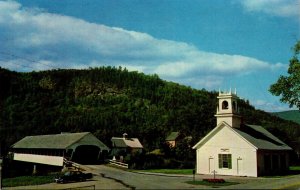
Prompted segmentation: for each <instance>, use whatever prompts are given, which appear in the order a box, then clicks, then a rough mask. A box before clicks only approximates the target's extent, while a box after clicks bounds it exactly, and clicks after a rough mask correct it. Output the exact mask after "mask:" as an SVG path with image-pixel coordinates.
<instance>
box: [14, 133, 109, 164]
mask: <svg viewBox="0 0 300 190" xmlns="http://www.w3.org/2000/svg"><path fill="white" fill-rule="evenodd" d="M108 151H109V148H108V147H107V146H106V145H105V144H104V143H102V142H101V141H100V140H99V139H97V138H96V137H95V136H94V135H93V134H92V133H90V132H81V133H61V134H54V135H39V136H27V137H24V138H23V139H21V140H20V141H18V142H16V143H15V144H13V145H12V146H11V152H12V154H13V159H14V160H16V161H24V162H32V163H39V164H47V165H54V166H63V164H64V161H66V160H71V161H74V162H78V163H93V162H96V161H98V160H99V159H100V158H101V157H102V156H103V155H105V154H107V153H108Z"/></svg>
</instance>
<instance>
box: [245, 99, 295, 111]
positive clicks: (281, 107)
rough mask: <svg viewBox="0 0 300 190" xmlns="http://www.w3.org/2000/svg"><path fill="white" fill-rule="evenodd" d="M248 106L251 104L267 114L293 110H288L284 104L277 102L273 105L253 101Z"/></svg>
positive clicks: (272, 103)
mask: <svg viewBox="0 0 300 190" xmlns="http://www.w3.org/2000/svg"><path fill="white" fill-rule="evenodd" d="M250 104H253V106H255V107H256V108H257V109H261V110H265V111H267V112H280V111H286V110H294V109H295V108H290V107H289V106H288V105H286V104H282V103H279V102H277V103H274V102H269V101H266V100H254V101H253V102H250Z"/></svg>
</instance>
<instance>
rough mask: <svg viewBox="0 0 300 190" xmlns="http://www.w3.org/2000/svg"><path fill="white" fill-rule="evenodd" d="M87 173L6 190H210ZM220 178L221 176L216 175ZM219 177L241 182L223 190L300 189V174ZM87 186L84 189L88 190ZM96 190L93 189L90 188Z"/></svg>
mask: <svg viewBox="0 0 300 190" xmlns="http://www.w3.org/2000/svg"><path fill="white" fill-rule="evenodd" d="M83 167H84V169H85V170H86V172H91V173H93V174H95V176H94V178H93V180H90V181H86V182H80V183H68V184H55V183H50V184H44V185H37V186H23V187H13V188H4V189H5V190H6V189H68V188H69V189H70V188H72V189H76V188H78V187H83V186H91V185H95V187H96V189H208V188H209V187H207V186H201V185H189V184H187V183H185V182H186V181H191V180H193V176H192V175H163V174H159V175H158V174H149V173H147V174H145V173H134V172H128V171H124V170H120V169H116V168H112V167H108V166H105V165H88V166H83ZM211 177H212V176H208V175H196V180H201V179H203V178H211ZM217 177H220V176H217ZM220 178H223V179H225V180H226V181H230V182H238V183H239V184H237V185H231V186H225V187H219V188H220V189H222V188H224V189H298V190H300V175H294V176H287V177H281V178H253V177H234V176H221V177H220ZM89 188H90V187H86V188H84V189H89ZM91 189H93V187H91Z"/></svg>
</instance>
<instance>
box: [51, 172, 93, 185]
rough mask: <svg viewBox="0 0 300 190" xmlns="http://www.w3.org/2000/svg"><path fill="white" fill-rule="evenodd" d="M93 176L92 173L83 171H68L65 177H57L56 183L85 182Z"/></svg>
mask: <svg viewBox="0 0 300 190" xmlns="http://www.w3.org/2000/svg"><path fill="white" fill-rule="evenodd" d="M92 177H93V174H91V173H83V172H81V171H67V172H66V173H64V174H63V175H60V176H57V177H55V182H56V183H67V182H77V181H85V180H87V179H91V178H92Z"/></svg>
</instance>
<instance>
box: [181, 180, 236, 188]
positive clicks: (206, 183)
mask: <svg viewBox="0 0 300 190" xmlns="http://www.w3.org/2000/svg"><path fill="white" fill-rule="evenodd" d="M186 183H188V184H191V185H205V186H211V187H219V186H228V185H236V184H239V183H236V182H227V181H225V183H210V182H207V181H187V182H186Z"/></svg>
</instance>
